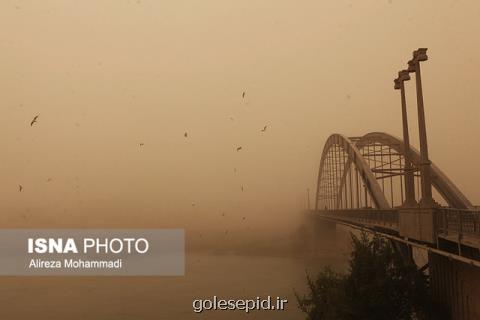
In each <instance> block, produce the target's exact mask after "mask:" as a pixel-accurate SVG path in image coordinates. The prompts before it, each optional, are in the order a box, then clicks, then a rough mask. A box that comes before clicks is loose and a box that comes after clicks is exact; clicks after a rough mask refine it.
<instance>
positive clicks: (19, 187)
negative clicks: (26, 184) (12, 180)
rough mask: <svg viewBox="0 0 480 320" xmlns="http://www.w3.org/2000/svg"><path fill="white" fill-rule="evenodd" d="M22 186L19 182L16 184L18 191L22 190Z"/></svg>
mask: <svg viewBox="0 0 480 320" xmlns="http://www.w3.org/2000/svg"><path fill="white" fill-rule="evenodd" d="M22 190H23V186H22V185H21V184H19V185H18V192H22Z"/></svg>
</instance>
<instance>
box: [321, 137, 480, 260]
mask: <svg viewBox="0 0 480 320" xmlns="http://www.w3.org/2000/svg"><path fill="white" fill-rule="evenodd" d="M404 154H405V146H404V144H403V141H402V140H400V139H398V138H396V137H394V136H392V135H389V134H386V133H380V132H373V133H369V134H366V135H364V136H362V137H345V136H343V135H340V134H333V135H331V136H330V137H329V138H328V140H327V142H326V143H325V147H324V149H323V153H322V157H321V161H320V169H319V174H318V184H317V193H316V204H315V210H316V211H317V212H318V213H319V214H321V215H324V216H326V217H329V218H331V219H334V220H339V221H342V222H348V223H354V224H358V225H361V226H365V227H371V228H375V229H376V230H381V231H384V232H386V233H388V234H392V235H398V236H400V237H402V238H408V239H411V240H412V241H417V242H419V243H426V244H431V245H434V247H437V248H440V247H439V246H440V245H441V244H443V245H444V247H445V248H447V249H448V251H449V252H450V253H455V254H458V255H459V256H465V257H468V258H474V259H475V258H477V259H478V258H479V257H480V254H479V249H480V213H479V211H478V210H476V209H475V208H474V206H473V205H472V203H471V202H470V201H469V200H468V199H467V198H466V197H465V195H464V194H463V193H462V192H461V191H460V190H459V189H458V188H457V187H456V186H455V184H454V183H453V182H452V181H451V180H450V179H449V178H448V177H447V176H446V175H445V174H444V173H443V172H442V171H441V170H440V169H439V168H438V167H437V166H435V165H434V164H433V163H432V165H431V175H432V185H433V187H434V190H435V191H434V198H435V205H434V206H433V207H432V208H422V207H421V206H420V205H418V204H417V205H414V206H405V205H404V204H405V176H406V171H407V170H408V169H406V168H411V169H410V171H411V172H412V173H413V178H414V189H415V200H416V203H419V202H420V198H421V179H420V174H419V167H420V161H421V159H420V154H419V152H418V151H417V150H415V149H413V148H412V149H411V163H410V166H408V165H406V160H405V157H404Z"/></svg>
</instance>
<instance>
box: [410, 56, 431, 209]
mask: <svg viewBox="0 0 480 320" xmlns="http://www.w3.org/2000/svg"><path fill="white" fill-rule="evenodd" d="M427 60H428V56H427V48H419V49H418V50H415V51H414V52H413V59H412V60H410V61H408V72H411V73H412V72H415V81H416V87H417V108H418V127H419V134H420V177H421V183H422V199H421V200H420V205H421V206H423V207H432V206H433V198H432V179H431V172H430V171H431V170H430V166H431V162H430V160H429V158H428V146H427V130H426V126H425V110H424V107H423V92H422V78H421V74H420V62H421V61H427Z"/></svg>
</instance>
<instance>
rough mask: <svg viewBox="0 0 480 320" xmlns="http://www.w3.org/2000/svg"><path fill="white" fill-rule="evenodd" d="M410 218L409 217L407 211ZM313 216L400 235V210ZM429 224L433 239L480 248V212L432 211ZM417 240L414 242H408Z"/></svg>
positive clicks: (342, 211) (321, 212) (343, 211)
mask: <svg viewBox="0 0 480 320" xmlns="http://www.w3.org/2000/svg"><path fill="white" fill-rule="evenodd" d="M409 211H410V215H411V209H410V210H409ZM312 213H313V214H318V215H319V216H320V217H325V218H328V219H331V220H337V221H339V222H342V221H343V222H348V223H352V224H355V225H358V226H362V227H367V228H372V229H379V228H380V229H382V230H384V231H385V232H387V233H391V234H392V233H393V234H398V235H399V236H403V235H402V234H401V232H400V231H401V230H400V221H401V219H402V210H401V209H389V210H383V209H373V208H364V209H339V210H318V211H314V210H312ZM432 220H433V221H432V223H433V224H434V230H435V231H434V232H435V238H437V237H438V238H439V239H445V240H448V241H450V242H453V243H456V244H457V245H459V246H460V245H463V246H469V247H472V248H475V249H480V212H479V211H476V210H463V209H452V208H436V209H434V214H433V219H432ZM412 240H418V239H412ZM437 242H438V240H437Z"/></svg>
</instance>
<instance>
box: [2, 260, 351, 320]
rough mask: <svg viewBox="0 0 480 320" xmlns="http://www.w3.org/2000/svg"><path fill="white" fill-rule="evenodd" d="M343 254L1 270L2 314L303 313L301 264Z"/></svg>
mask: <svg viewBox="0 0 480 320" xmlns="http://www.w3.org/2000/svg"><path fill="white" fill-rule="evenodd" d="M345 260H346V259H345V257H341V256H336V257H333V258H332V257H328V258H322V257H317V258H315V259H311V258H299V257H265V256H240V255H209V254H188V255H187V261H186V275H185V276H183V277H30V278H29V277H3V278H0V291H1V292H0V312H1V314H2V316H1V318H2V319H39V320H40V319H49V320H54V319H61V320H65V319H69V320H74V319H101V320H108V319H112V320H113V319H115V320H121V319H135V320H139V319H156V320H157V319H245V318H248V319H273V318H274V319H304V316H303V315H302V313H301V312H300V311H299V310H298V308H297V303H296V299H295V294H294V292H295V290H296V291H297V292H299V293H303V292H305V283H306V282H305V281H306V279H305V271H306V270H308V272H309V273H311V274H314V273H315V272H316V271H317V270H318V269H319V268H320V267H321V266H322V265H325V264H330V265H337V266H340V265H342V264H344V263H345ZM213 296H217V297H219V298H224V299H255V298H256V297H257V296H260V297H261V298H265V297H267V296H272V297H274V298H276V297H277V296H278V297H281V298H285V299H288V303H287V305H286V309H285V310H284V311H252V312H251V313H250V314H248V315H247V314H245V312H244V311H205V312H203V313H201V314H198V313H194V312H193V307H192V303H193V300H195V299H208V298H212V297H213Z"/></svg>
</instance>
